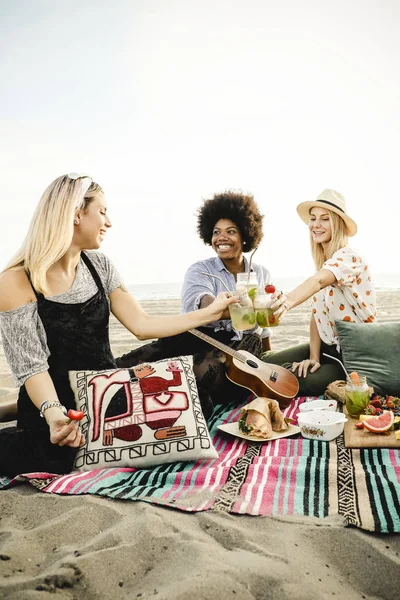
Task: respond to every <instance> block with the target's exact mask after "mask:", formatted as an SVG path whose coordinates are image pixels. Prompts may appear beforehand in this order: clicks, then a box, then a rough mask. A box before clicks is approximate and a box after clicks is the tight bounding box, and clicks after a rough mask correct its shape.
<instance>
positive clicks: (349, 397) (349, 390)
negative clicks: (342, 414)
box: [345, 375, 369, 418]
mask: <svg viewBox="0 0 400 600" xmlns="http://www.w3.org/2000/svg"><path fill="white" fill-rule="evenodd" d="M345 394H346V408H347V412H348V413H349V415H350V416H351V417H356V418H358V417H359V416H360V415H361V414H362V413H363V412H364V409H365V408H367V406H368V405H369V389H368V383H367V378H366V377H365V376H364V375H359V376H358V381H357V382H355V381H354V380H353V379H347V381H346V388H345Z"/></svg>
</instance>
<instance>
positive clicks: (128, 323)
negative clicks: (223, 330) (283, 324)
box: [110, 287, 238, 340]
mask: <svg viewBox="0 0 400 600" xmlns="http://www.w3.org/2000/svg"><path fill="white" fill-rule="evenodd" d="M237 301H238V300H237V298H235V297H228V294H227V293H225V292H221V293H220V294H218V296H217V297H216V298H215V300H214V301H213V302H212V303H211V304H209V305H208V306H207V307H205V308H201V309H200V310H195V311H193V312H189V313H185V314H180V315H170V316H165V317H156V316H152V315H148V314H147V313H146V312H145V311H144V310H143V308H142V307H141V305H140V304H139V302H138V301H137V300H136V299H135V298H134V297H133V296H132V295H131V294H129V292H128V291H126V290H125V289H122V288H121V287H119V288H117V289H116V290H114V291H113V292H112V294H110V302H111V312H112V313H113V315H115V317H116V318H117V319H118V321H120V322H121V323H122V325H124V326H125V327H126V328H127V329H129V331H130V332H131V333H133V334H134V335H135V336H136V337H137V338H138V339H139V340H147V339H150V338H158V337H161V338H162V337H168V336H170V335H176V334H178V333H183V332H184V331H187V330H188V329H192V328H193V327H201V326H202V325H207V324H208V323H211V322H212V321H217V320H218V319H220V318H221V315H222V314H223V312H224V310H225V309H226V308H227V307H228V306H229V304H232V303H234V302H237Z"/></svg>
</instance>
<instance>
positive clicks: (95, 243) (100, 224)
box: [74, 194, 111, 250]
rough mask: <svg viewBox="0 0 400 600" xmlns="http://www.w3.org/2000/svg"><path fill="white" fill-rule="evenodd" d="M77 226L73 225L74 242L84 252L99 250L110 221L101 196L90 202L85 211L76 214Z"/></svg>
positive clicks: (105, 204)
mask: <svg viewBox="0 0 400 600" xmlns="http://www.w3.org/2000/svg"><path fill="white" fill-rule="evenodd" d="M77 218H78V220H79V224H78V225H75V233H74V241H75V242H76V243H77V244H78V245H79V246H80V247H81V248H82V249H85V250H97V249H98V248H100V245H101V242H102V241H103V239H104V236H105V234H106V233H107V229H108V228H109V227H111V221H110V219H109V218H108V216H107V203H106V201H105V198H104V196H103V194H99V195H98V196H97V197H96V198H94V200H92V201H91V202H90V203H89V205H88V207H87V208H86V209H85V210H82V211H80V212H79V213H78V215H77Z"/></svg>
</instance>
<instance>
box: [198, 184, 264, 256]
mask: <svg viewBox="0 0 400 600" xmlns="http://www.w3.org/2000/svg"><path fill="white" fill-rule="evenodd" d="M219 219H229V220H230V221H232V222H233V223H235V225H236V227H237V228H238V229H239V231H240V234H241V236H242V239H243V242H246V252H250V251H251V250H253V249H254V248H257V246H258V245H259V243H260V242H261V240H262V238H263V231H262V221H263V215H262V214H261V213H260V211H259V208H258V206H257V204H256V202H255V200H254V198H253V196H251V195H247V194H243V193H242V192H234V191H232V190H227V191H226V192H222V193H220V194H214V196H213V197H212V198H209V199H208V200H205V201H204V202H203V204H202V206H201V207H200V208H199V210H198V217H197V231H198V234H199V236H200V238H201V239H202V240H203V242H204V243H205V244H208V245H210V246H211V239H212V234H213V230H214V227H215V224H216V223H217V221H219Z"/></svg>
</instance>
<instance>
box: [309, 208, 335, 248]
mask: <svg viewBox="0 0 400 600" xmlns="http://www.w3.org/2000/svg"><path fill="white" fill-rule="evenodd" d="M308 228H309V230H310V232H311V237H312V240H313V241H314V242H316V243H317V244H328V243H329V242H330V241H331V238H332V224H331V219H330V216H329V212H328V211H327V210H326V209H325V208H320V207H319V206H313V208H312V209H311V210H310V220H309V222H308Z"/></svg>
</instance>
